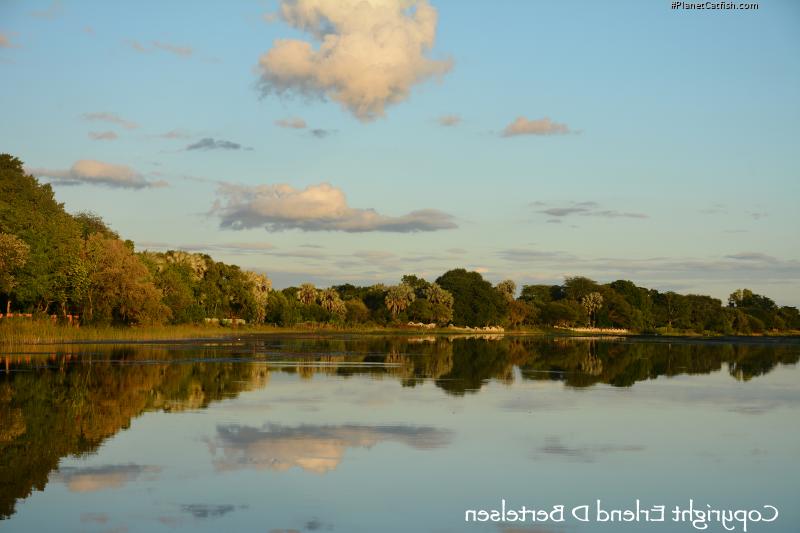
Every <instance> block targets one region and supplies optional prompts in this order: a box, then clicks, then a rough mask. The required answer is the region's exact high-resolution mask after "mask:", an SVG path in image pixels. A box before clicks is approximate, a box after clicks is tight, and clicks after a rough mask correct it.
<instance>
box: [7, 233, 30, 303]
mask: <svg viewBox="0 0 800 533" xmlns="http://www.w3.org/2000/svg"><path fill="white" fill-rule="evenodd" d="M30 251H31V248H30V246H28V245H27V244H26V243H25V242H23V241H22V240H21V239H19V238H17V237H15V236H14V235H10V234H8V233H0V293H4V294H6V296H7V298H8V300H7V301H8V303H7V305H6V312H8V310H9V309H10V307H11V292H12V291H13V290H14V287H15V286H16V285H17V280H16V274H17V272H18V271H19V269H20V268H22V267H23V266H24V265H25V262H26V261H27V260H28V256H29V255H30Z"/></svg>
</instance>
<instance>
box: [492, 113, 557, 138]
mask: <svg viewBox="0 0 800 533" xmlns="http://www.w3.org/2000/svg"><path fill="white" fill-rule="evenodd" d="M566 133H572V131H571V130H570V129H569V127H568V126H567V125H566V124H561V123H558V122H553V121H552V120H550V119H549V118H548V117H544V118H540V119H534V120H529V119H527V118H525V117H523V116H519V117H517V119H516V120H514V122H512V123H510V124H509V125H508V126H506V127H505V129H504V130H503V133H501V135H502V136H503V137H514V136H516V135H563V134H566Z"/></svg>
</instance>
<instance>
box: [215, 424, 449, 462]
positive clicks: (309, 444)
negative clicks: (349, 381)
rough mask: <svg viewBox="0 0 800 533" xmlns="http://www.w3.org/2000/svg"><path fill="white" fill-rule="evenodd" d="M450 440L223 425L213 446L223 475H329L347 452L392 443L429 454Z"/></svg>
mask: <svg viewBox="0 0 800 533" xmlns="http://www.w3.org/2000/svg"><path fill="white" fill-rule="evenodd" d="M450 438H451V434H450V432H449V431H445V430H439V429H435V428H431V427H417V426H357V425H341V426H311V425H304V426H298V427H287V426H281V425H276V424H269V425H267V426H264V427H263V428H261V429H258V428H254V427H250V426H239V425H230V426H217V436H216V438H215V439H213V440H212V441H210V442H209V446H210V449H211V453H212V454H213V455H214V460H213V462H214V466H215V468H216V469H217V470H235V469H240V468H255V469H258V470H263V469H269V470H275V471H279V472H282V471H285V470H288V469H290V468H292V467H295V466H296V467H299V468H302V469H303V470H307V471H310V472H315V473H318V474H324V473H325V472H328V471H330V470H333V469H335V468H336V467H337V466H339V463H340V462H341V460H342V457H343V456H344V452H345V450H347V448H371V447H372V446H374V445H375V444H377V443H379V442H381V441H389V442H401V443H403V444H406V445H408V446H411V447H413V448H417V449H422V450H426V449H432V448H438V447H441V446H445V445H447V444H449V442H450ZM218 448H221V450H222V453H221V456H220V455H218V453H217V449H218Z"/></svg>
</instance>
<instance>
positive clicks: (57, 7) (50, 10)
mask: <svg viewBox="0 0 800 533" xmlns="http://www.w3.org/2000/svg"><path fill="white" fill-rule="evenodd" d="M63 12H64V8H63V6H62V5H61V1H60V0H54V1H53V2H52V3H51V4H50V5H49V6H48V7H47V9H42V10H40V11H32V12H31V16H32V17H36V18H40V19H47V20H52V19H54V18H56V17H59V16H61V14H62V13H63Z"/></svg>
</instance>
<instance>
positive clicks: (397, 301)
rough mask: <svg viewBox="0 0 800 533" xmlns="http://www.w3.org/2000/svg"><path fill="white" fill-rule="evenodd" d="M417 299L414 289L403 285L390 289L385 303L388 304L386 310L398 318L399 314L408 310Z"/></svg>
mask: <svg viewBox="0 0 800 533" xmlns="http://www.w3.org/2000/svg"><path fill="white" fill-rule="evenodd" d="M415 298H416V296H415V295H414V289H412V288H411V287H409V286H408V285H405V284H402V283H401V284H400V285H395V286H394V287H390V288H389V292H387V293H386V298H385V299H384V302H386V308H387V309H389V312H390V313H392V316H393V317H397V314H398V313H401V312H402V311H405V310H406V309H408V306H409V305H411V302H413V301H414V299H415Z"/></svg>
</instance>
